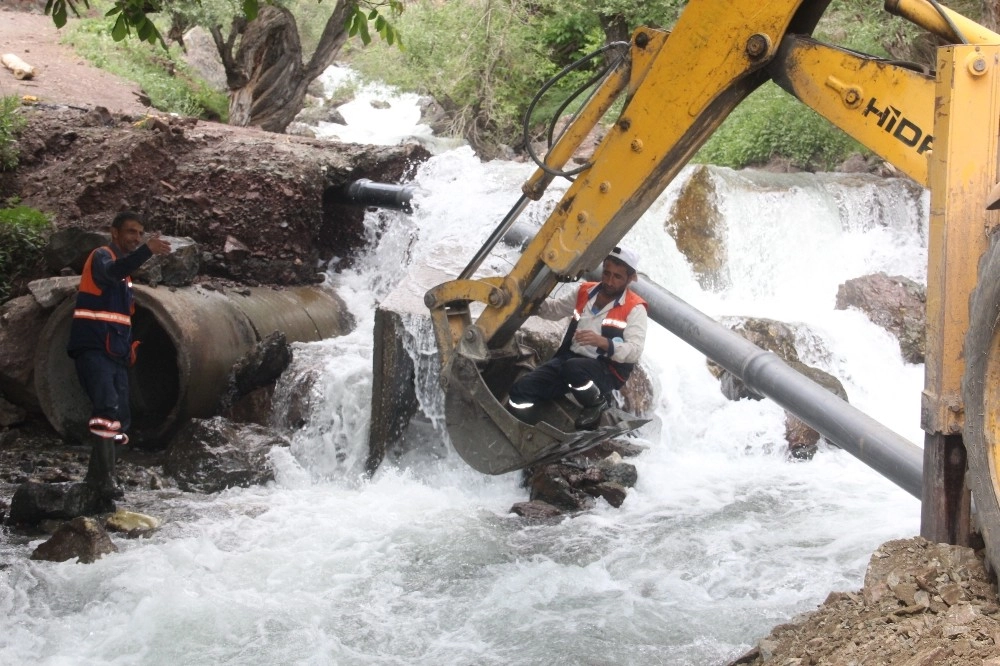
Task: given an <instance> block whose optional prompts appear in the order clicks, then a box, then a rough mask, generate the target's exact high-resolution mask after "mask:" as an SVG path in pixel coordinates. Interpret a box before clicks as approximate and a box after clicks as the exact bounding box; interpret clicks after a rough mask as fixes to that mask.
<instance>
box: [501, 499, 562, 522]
mask: <svg viewBox="0 0 1000 666" xmlns="http://www.w3.org/2000/svg"><path fill="white" fill-rule="evenodd" d="M510 512H511V513H513V514H516V515H518V516H520V517H522V518H526V519H528V520H545V519H548V518H556V517H558V516H561V515H562V513H563V512H562V509H560V508H559V507H556V506H552V505H551V504H549V503H548V502H543V501H542V500H529V501H527V502H518V503H516V504H514V506H512V507H511V508H510Z"/></svg>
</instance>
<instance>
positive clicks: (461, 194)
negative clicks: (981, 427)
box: [0, 92, 927, 665]
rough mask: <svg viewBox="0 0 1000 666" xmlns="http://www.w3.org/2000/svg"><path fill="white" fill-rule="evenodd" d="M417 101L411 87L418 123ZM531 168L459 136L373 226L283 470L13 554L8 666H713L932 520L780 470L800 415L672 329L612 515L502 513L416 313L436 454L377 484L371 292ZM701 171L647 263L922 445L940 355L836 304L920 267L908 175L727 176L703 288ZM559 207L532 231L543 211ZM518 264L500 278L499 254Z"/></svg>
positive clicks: (453, 256)
mask: <svg viewBox="0 0 1000 666" xmlns="http://www.w3.org/2000/svg"><path fill="white" fill-rule="evenodd" d="M369 94H375V93H370V92H366V93H365V94H364V95H362V96H361V98H360V99H361V100H362V101H363V100H364V99H366V97H365V95H369ZM379 94H380V95H381V96H383V97H384V96H385V94H384V93H379ZM412 105H413V100H412V99H409V98H405V99H403V100H402V101H400V100H395V101H393V106H394V107H398V110H402V111H400V112H405V113H404V115H405V117H406V118H410V120H408V121H407V122H410V123H411V125H414V124H415V121H413V120H412V114H410V112H409V109H410V108H411V107H412ZM406 114H410V115H406ZM346 115H347V114H345V117H346ZM360 115H361V116H362V117H365V118H369V119H370V117H371V116H372V115H373V114H367V115H366V114H364V113H362V114H360ZM349 120H350V119H349ZM392 122H395V121H392V120H385V119H384V120H383V121H382V123H383V124H384V125H387V126H389V125H391V123H392ZM390 129H393V131H395V126H391V127H390ZM411 129H413V128H412V127H410V128H409V129H407V128H401V129H399V130H398V132H399V133H401V134H405V133H408V132H409V131H410V130H411ZM390 134H391V132H390ZM417 134H421V135H422V136H423V137H424V139H425V140H426V139H427V137H428V136H429V135H428V133H427V132H425V131H423V130H422V129H419V128H418V129H417ZM343 138H345V139H350V137H343ZM367 140H372V139H371V135H369V138H368V139H367ZM393 140H394V139H393ZM530 172H531V169H530V167H528V166H526V165H522V164H513V163H504V162H491V163H488V164H484V163H481V162H480V161H479V160H478V159H476V158H475V156H474V155H473V153H472V152H471V151H470V150H469V149H468V148H465V147H457V148H452V149H448V150H441V151H440V152H439V154H437V155H436V156H435V157H433V158H432V159H431V160H429V161H428V162H427V163H426V164H424V165H423V166H422V167H421V168H420V170H419V172H418V173H417V175H416V178H415V186H416V195H415V197H414V203H415V209H416V210H415V212H414V214H412V215H405V214H403V213H395V212H380V213H373V214H370V216H369V219H368V223H369V227H370V234H371V245H370V247H369V249H368V251H367V253H366V254H365V256H364V257H363V258H362V259H361V260H360V261H359V262H358V265H357V267H356V268H355V269H354V270H352V271H350V272H344V273H332V274H331V276H330V279H331V281H332V282H333V283H334V284H335V285H336V286H337V288H338V290H339V292H340V294H341V295H342V296H343V297H344V298H345V300H346V301H347V303H348V304H349V307H350V309H351V311H352V312H353V314H354V316H355V317H356V318H357V320H358V326H357V329H356V330H355V331H354V332H353V333H351V334H350V335H347V336H345V337H342V338H338V339H335V340H330V341H327V342H324V343H319V344H312V345H297V346H296V348H295V353H296V361H295V365H294V367H293V368H292V369H291V370H290V371H289V372H288V373H287V374H286V376H285V377H284V378H283V380H282V387H281V388H282V389H283V390H288V389H289V388H290V387H291V385H292V384H296V383H299V382H302V381H306V380H307V379H308V381H310V382H312V384H311V386H312V388H311V393H310V394H309V399H310V401H311V404H312V406H313V411H312V416H311V419H310V422H309V425H308V426H306V427H305V428H303V429H302V430H300V431H298V432H296V433H295V434H294V445H293V446H292V447H291V449H290V450H281V451H276V452H274V453H273V454H272V463H273V464H274V466H275V468H276V470H277V482H275V483H274V484H271V485H269V486H267V487H257V488H250V489H236V490H230V491H227V492H223V493H220V494H218V495H213V496H208V497H190V496H185V495H181V494H174V495H169V494H166V493H164V496H163V498H162V500H161V502H160V504H159V506H160V507H161V508H160V509H159V511H160V513H161V514H162V513H163V512H166V513H167V516H166V517H167V518H168V520H167V522H166V524H165V526H164V527H163V529H161V530H160V531H159V532H157V533H156V534H155V535H154V536H153V537H152V538H150V539H148V540H137V541H125V540H119V541H118V542H117V543H118V545H119V547H120V549H121V551H120V552H119V553H117V554H114V555H111V556H107V557H104V558H103V559H101V560H99V561H97V562H96V563H94V564H89V565H82V564H75V563H58V564H57V563H51V562H32V561H29V560H28V559H27V557H26V556H27V552H29V549H30V548H31V547H33V546H34V545H36V544H37V542H33V543H32V544H29V545H28V546H23V545H21V546H15V545H11V544H9V543H7V542H5V541H4V542H0V547H2V549H3V550H2V553H0V557H2V558H3V568H2V569H0V618H2V619H0V663H2V664H28V663H32V664H38V663H40V664H97V663H102V664H103V663H121V664H179V663H185V664H249V663H253V664H293V663H294V664H456V665H458V664H551V663H567V664H672V665H673V664H722V663H725V662H726V661H727V660H728V659H731V658H733V657H735V656H737V655H739V654H741V653H742V652H743V651H745V650H746V649H748V648H749V647H751V646H752V645H753V644H754V642H755V641H756V640H758V639H759V638H761V637H762V636H763V635H765V634H766V633H768V632H769V630H770V628H771V627H772V626H773V625H775V624H778V623H780V622H783V621H786V620H787V619H789V618H790V617H792V616H794V615H796V614H797V613H800V612H802V611H807V610H810V609H812V608H814V607H815V606H816V605H817V604H819V603H820V602H822V601H823V599H824V598H825V597H826V596H827V594H828V593H829V592H830V591H831V590H855V589H857V588H858V587H860V585H861V579H862V576H863V572H864V568H865V565H866V564H867V561H868V558H869V556H870V554H871V552H872V551H873V550H874V549H875V547H876V546H878V545H879V544H880V543H882V542H884V541H886V540H889V539H892V538H896V537H908V536H912V535H915V534H916V533H918V531H919V502H918V501H917V500H916V499H914V498H913V497H911V496H909V495H908V494H906V493H905V492H904V491H902V490H900V489H899V488H897V487H896V486H895V485H893V484H892V483H890V482H889V481H887V480H885V479H883V478H881V477H880V476H878V475H877V474H876V473H875V472H873V471H871V470H869V469H868V468H867V467H865V466H864V465H863V464H861V463H860V462H858V461H857V460H856V459H854V458H853V457H852V456H850V455H849V454H847V453H845V452H843V451H840V450H838V449H836V448H834V447H831V446H829V445H821V447H820V450H819V452H818V453H817V455H816V457H815V458H814V459H813V460H812V461H809V462H802V463H793V462H789V461H788V460H787V458H786V456H785V452H784V447H783V442H784V414H783V411H782V410H781V409H780V408H779V407H777V406H776V405H774V404H773V403H770V402H767V401H763V402H754V401H741V402H730V401H727V400H726V399H725V398H724V397H723V396H722V394H721V392H720V390H719V386H718V382H717V381H716V380H714V379H713V378H712V376H711V375H710V374H709V372H708V370H707V369H706V365H705V359H704V357H703V356H701V355H700V354H698V353H697V352H695V351H693V350H692V349H691V348H689V347H687V346H686V345H684V344H683V343H682V342H680V341H679V340H678V339H677V338H675V337H674V336H672V335H671V334H670V333H667V332H666V331H664V330H663V329H661V328H660V327H659V326H657V325H655V324H654V325H651V327H650V333H649V338H648V340H647V345H646V353H645V356H644V367H645V369H646V371H647V372H648V374H649V375H650V376H651V377H652V379H653V382H654V385H655V389H656V397H655V412H656V422H655V423H654V424H652V425H651V426H647V428H646V429H645V430H644V431H642V433H641V436H640V438H639V440H638V441H639V443H642V444H644V445H646V446H648V450H646V451H645V452H644V453H643V454H641V455H640V456H639V457H637V458H635V459H634V460H633V462H634V464H635V465H636V467H637V469H638V475H639V481H638V484H637V485H636V487H635V488H634V489H632V490H631V491H630V492H629V495H628V497H627V499H626V501H625V503H624V505H623V506H622V507H621V508H620V509H614V508H612V507H610V506H608V505H607V504H605V503H603V501H602V502H600V503H599V504H598V505H597V507H596V508H595V509H594V510H592V511H589V512H587V513H584V514H582V515H578V516H574V517H567V518H565V519H562V520H559V521H557V522H555V523H551V524H526V523H525V522H524V521H523V520H521V519H520V518H517V517H516V516H514V515H512V514H510V513H508V510H509V508H510V506H511V505H512V504H513V503H515V502H518V501H522V500H524V499H526V491H525V490H524V489H523V488H521V487H520V486H519V476H518V474H508V475H504V476H500V477H485V476H482V475H479V474H477V473H475V472H473V471H472V470H471V469H469V468H467V467H466V466H465V465H464V464H463V463H462V462H461V461H460V460H459V459H458V457H457V456H456V455H455V454H454V452H453V451H452V450H451V449H450V446H449V445H448V443H447V441H446V435H445V434H444V433H443V432H441V430H440V426H439V423H440V420H439V415H440V402H439V396H438V395H437V394H436V392H435V390H434V381H433V375H434V373H433V370H434V355H433V354H434V345H433V342H432V340H431V339H430V338H428V337H427V336H426V326H425V325H421V323H420V322H419V321H417V320H415V321H414V322H413V326H412V332H413V335H412V339H410V340H409V341H408V344H409V347H410V351H411V353H412V355H413V356H414V358H415V359H416V360H417V361H418V366H419V367H420V368H422V369H423V370H422V371H421V373H420V377H419V378H418V379H419V381H420V382H421V390H420V397H421V401H422V406H423V409H424V415H423V416H422V417H421V418H420V419H418V421H419V422H420V423H422V424H423V425H422V426H421V427H422V430H420V428H415V429H414V430H416V431H417V433H416V435H411V437H412V438H413V439H415V440H417V441H419V442H421V443H422V445H421V446H420V447H419V448H418V449H417V450H413V451H411V452H410V453H408V454H406V455H405V456H403V457H401V458H398V459H397V458H390V459H389V460H388V461H387V462H386V463H385V464H383V465H382V467H381V468H379V470H378V471H377V472H376V474H375V476H374V478H371V479H366V478H365V477H364V475H363V474H362V469H363V466H364V459H365V457H366V455H367V429H368V424H369V419H370V414H369V401H370V396H371V391H372V328H373V313H374V309H375V307H376V306H377V304H378V303H379V302H381V301H382V300H383V299H385V298H386V297H387V296H388V295H389V294H390V293H391V292H392V291H393V289H394V288H395V287H396V285H398V284H400V283H401V281H403V280H406V279H407V274H408V272H409V270H410V269H411V268H413V267H415V266H418V265H423V264H430V265H433V266H435V267H437V268H440V269H445V270H448V271H451V272H452V273H456V272H457V271H458V270H460V269H461V268H462V267H464V265H465V263H466V262H467V261H468V259H469V258H470V257H471V255H472V254H473V253H474V252H475V250H476V249H477V248H478V247H479V244H480V243H481V242H482V241H483V240H484V239H485V238H486V237H487V236H488V235H489V233H490V231H491V230H492V228H493V226H494V225H495V224H496V223H497V222H498V221H499V220H500V219H501V218H502V217H503V215H504V214H505V213H506V211H507V208H508V207H509V206H510V205H512V204H513V203H514V201H515V200H516V199H517V197H518V196H519V193H520V189H519V188H520V184H521V182H522V181H523V180H524V179H525V178H527V176H528V175H529V174H530ZM689 173H690V170H685V172H684V174H682V176H681V177H680V178H679V179H678V181H677V183H675V184H674V185H672V186H671V187H670V188H668V190H667V191H666V192H665V193H664V195H663V196H662V197H661V198H660V200H659V201H658V202H657V204H656V205H655V206H654V207H653V208H652V209H650V211H649V212H648V213H647V214H646V215H645V216H644V217H643V218H642V220H640V222H639V223H638V224H637V225H636V227H635V228H634V229H633V230H632V231H631V232H630V234H629V235H628V237H627V238H626V241H625V242H626V243H628V244H630V245H632V246H633V247H636V248H638V249H639V250H640V252H641V254H642V267H641V268H642V271H643V273H644V274H645V276H646V279H650V280H653V281H655V282H658V283H659V284H661V285H662V286H664V287H665V288H667V289H669V290H671V291H673V292H674V293H676V294H678V295H679V296H680V297H681V298H683V299H684V300H686V301H687V302H689V303H691V304H692V305H694V306H695V307H698V308H699V309H701V310H703V311H705V312H707V313H708V314H710V315H712V316H717V317H721V316H727V315H756V316H766V317H773V318H777V319H781V320H784V321H788V322H792V323H796V324H801V327H800V328H799V330H800V331H801V333H800V337H801V343H802V344H801V349H800V352H801V355H802V356H803V360H805V361H806V362H807V363H809V364H811V365H815V366H817V367H820V368H822V369H825V370H827V371H828V372H830V373H832V374H834V375H835V376H837V377H838V378H839V379H840V380H841V381H842V382H843V384H844V386H845V388H846V390H847V393H848V395H849V396H850V400H851V402H852V404H854V405H855V406H857V407H859V408H860V409H862V410H863V411H865V412H867V413H869V414H871V415H872V416H873V417H875V418H876V419H878V420H880V421H882V422H883V423H885V424H886V425H887V426H889V427H890V428H892V429H894V430H896V431H897V432H899V433H900V434H902V435H904V436H905V437H907V438H909V439H910V440H911V441H913V442H915V443H918V444H919V443H920V442H921V441H922V433H921V431H920V428H919V398H920V389H921V387H922V377H923V367H922V366H916V365H907V364H905V363H903V361H902V360H901V358H900V353H899V349H898V345H897V343H896V341H895V339H894V338H892V337H891V336H890V335H889V334H888V333H886V332H885V331H883V330H882V329H880V328H878V327H876V326H874V325H873V324H871V323H870V322H869V321H868V320H867V319H866V318H865V316H864V315H862V314H860V313H858V312H853V311H836V310H834V298H835V295H836V291H837V286H838V285H839V284H840V283H842V282H843V281H844V280H846V279H849V278H853V277H857V276H859V275H863V274H867V273H872V272H876V271H880V270H881V271H886V272H888V273H890V274H902V275H906V276H908V277H911V278H913V279H916V280H919V281H924V270H925V269H924V265H925V262H926V259H925V246H926V241H925V238H924V235H923V231H922V230H923V229H924V228H925V225H926V215H927V211H926V208H927V202H926V200H925V199H918V200H917V201H916V202H914V201H912V200H911V198H910V197H909V196H908V194H907V191H908V190H907V188H906V187H905V185H904V184H903V183H902V182H900V181H892V180H889V181H879V180H874V179H869V178H861V177H844V176H833V175H830V176H818V175H797V176H776V175H773V174H762V173H750V172H733V171H728V170H717V171H715V172H714V174H715V175H714V178H715V181H716V183H717V185H718V187H719V191H720V192H721V193H722V201H721V208H722V210H723V212H724V214H725V217H726V224H727V227H728V233H727V244H728V254H729V260H728V263H727V265H726V268H725V277H726V279H725V280H722V281H720V284H725V285H726V286H724V287H722V288H720V289H719V290H717V291H706V290H703V289H702V288H701V287H699V283H698V281H697V280H696V278H695V276H694V274H693V273H692V271H691V269H690V267H689V265H688V263H687V261H686V260H685V259H684V257H683V256H682V255H681V254H680V253H679V252H678V250H677V248H676V247H675V245H674V243H673V241H672V240H671V239H670V237H669V236H668V235H667V234H666V233H665V232H664V231H663V221H664V219H665V216H666V215H667V212H668V211H669V208H670V205H671V203H672V202H673V201H674V199H675V198H676V195H677V191H678V189H679V186H680V184H681V183H682V182H683V181H684V180H685V179H686V178H687V176H688V174H689ZM558 195H559V192H558V188H557V187H554V190H553V192H551V193H550V196H549V197H548V198H546V200H544V201H542V202H540V203H538V204H536V205H533V207H532V208H530V209H529V210H528V211H527V213H526V214H525V217H526V219H528V220H529V221H533V222H540V221H542V220H544V218H545V216H546V215H547V214H548V211H549V210H550V209H551V207H552V205H553V202H554V201H555V200H556V199H557V197H558ZM512 252H513V251H512V250H509V249H503V250H501V251H498V253H496V254H495V255H493V256H491V257H490V259H489V260H488V261H487V262H486V264H485V265H484V268H483V272H501V273H502V272H504V271H505V270H507V269H508V268H509V267H510V265H511V262H512V261H514V260H515V258H516V257H515V256H514V255H513V254H512ZM279 411H280V410H279ZM275 418H276V419H277V420H279V421H280V418H281V417H280V414H278V415H276V417H275ZM163 507H166V509H164V508H163Z"/></svg>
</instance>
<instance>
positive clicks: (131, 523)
mask: <svg viewBox="0 0 1000 666" xmlns="http://www.w3.org/2000/svg"><path fill="white" fill-rule="evenodd" d="M104 527H105V528H107V529H108V530H110V531H111V532H119V533H121V534H124V535H125V536H126V537H128V538H129V539H135V538H137V537H143V538H149V536H150V535H152V534H153V532H155V531H156V530H157V529H159V527H160V521H159V520H158V519H156V518H154V517H153V516H147V515H145V514H142V513H136V512H134V511H123V510H119V511H115V512H114V513H113V514H112V515H110V516H108V518H107V520H105V521H104Z"/></svg>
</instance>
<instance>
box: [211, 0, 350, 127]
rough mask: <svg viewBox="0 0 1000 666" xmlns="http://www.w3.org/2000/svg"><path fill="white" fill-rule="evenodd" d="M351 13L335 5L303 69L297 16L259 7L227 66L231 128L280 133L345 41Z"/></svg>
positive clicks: (345, 4) (346, 0)
mask: <svg viewBox="0 0 1000 666" xmlns="http://www.w3.org/2000/svg"><path fill="white" fill-rule="evenodd" d="M353 8H354V2H352V1H350V0H338V1H337V5H336V6H335V7H334V10H333V14H332V15H331V16H330V18H329V19H328V20H327V23H326V28H325V29H324V31H323V35H322V36H321V37H320V42H319V46H317V48H316V52H315V53H314V54H313V57H312V59H311V60H310V61H309V63H308V64H305V65H304V64H303V63H302V44H301V42H300V41H299V32H298V27H297V26H296V24H295V17H294V16H292V13H291V12H289V11H288V10H287V9H285V8H284V7H278V6H275V5H265V6H263V7H261V10H260V13H259V14H258V15H257V18H256V19H254V20H253V21H251V22H250V23H248V24H247V26H246V30H245V31H244V32H243V35H242V37H241V39H240V45H239V48H238V49H237V50H236V53H235V55H234V56H233V57H232V59H231V62H232V64H231V67H232V68H233V69H234V70H235V71H230V66H227V67H226V70H227V71H226V75H227V79H228V80H229V82H230V94H229V124H231V125H241V126H254V127H260V128H261V129H264V130H267V131H269V132H284V131H285V128H287V127H288V125H289V124H290V123H291V122H292V120H294V119H295V116H296V115H297V114H298V112H299V111H301V110H302V106H303V103H304V100H305V96H306V90H307V89H308V87H309V84H310V83H312V81H313V80H314V79H315V78H316V77H317V76H319V75H320V74H322V73H323V70H325V69H326V68H327V67H329V66H330V65H331V64H332V63H333V60H334V58H335V57H336V56H337V53H338V52H339V51H340V48H341V47H342V46H343V45H344V42H345V41H347V29H346V16H347V13H348V11H349V10H351V9H353ZM220 41H221V40H219V39H217V40H216V43H217V44H219V43H220ZM220 50H221V49H220ZM223 55H225V54H223ZM223 62H224V63H225V62H226V58H225V57H223Z"/></svg>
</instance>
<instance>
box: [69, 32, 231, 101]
mask: <svg viewBox="0 0 1000 666" xmlns="http://www.w3.org/2000/svg"><path fill="white" fill-rule="evenodd" d="M64 41H65V42H67V43H69V44H70V45H72V46H73V48H74V49H75V50H76V52H77V53H79V54H80V55H81V56H83V57H84V58H86V59H87V60H88V61H90V62H91V63H92V64H94V65H95V66H97V67H100V68H101V69H104V70H107V71H109V72H112V73H114V74H117V75H118V76H121V77H122V78H125V79H128V80H130V81H135V82H136V83H137V84H139V86H140V87H141V88H142V89H143V90H144V91H145V92H146V94H147V95H149V98H150V101H151V102H152V105H153V107H154V108H156V109H159V110H161V111H165V112H168V113H177V114H180V115H185V116H196V117H201V118H207V119H214V120H224V119H225V118H226V116H227V114H228V109H229V100H228V97H227V96H226V94H225V93H223V92H219V91H217V90H214V89H212V88H211V86H209V85H208V84H207V83H205V81H204V80H202V79H201V77H200V76H198V74H196V73H195V72H194V71H193V70H191V69H190V68H189V67H188V66H187V64H186V63H185V62H184V61H183V59H182V58H181V55H180V53H179V49H177V48H176V47H171V48H169V49H165V48H164V47H159V46H153V45H150V44H148V43H146V42H142V41H137V40H125V41H123V42H121V43H117V42H116V41H114V38H113V36H112V35H110V34H109V32H108V23H107V20H106V19H104V18H97V19H89V18H85V19H80V20H78V21H73V22H72V23H71V24H70V25H69V27H67V28H66V35H65V37H64Z"/></svg>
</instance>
